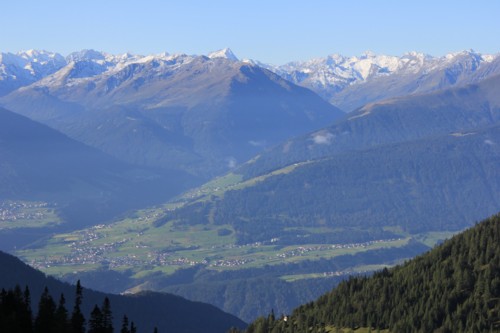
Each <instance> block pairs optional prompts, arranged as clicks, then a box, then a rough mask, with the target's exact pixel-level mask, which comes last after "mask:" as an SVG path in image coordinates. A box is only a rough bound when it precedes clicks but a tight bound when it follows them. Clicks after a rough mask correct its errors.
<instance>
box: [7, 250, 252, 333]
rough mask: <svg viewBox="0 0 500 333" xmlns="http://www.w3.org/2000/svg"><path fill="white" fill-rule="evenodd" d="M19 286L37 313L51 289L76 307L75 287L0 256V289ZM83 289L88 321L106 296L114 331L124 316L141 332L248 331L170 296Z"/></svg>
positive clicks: (228, 318) (208, 309)
mask: <svg viewBox="0 0 500 333" xmlns="http://www.w3.org/2000/svg"><path fill="white" fill-rule="evenodd" d="M16 285H19V286H20V287H21V288H22V289H23V290H24V288H25V286H29V288H30V293H31V300H32V304H33V306H34V309H36V306H37V304H38V300H39V299H40V295H41V294H42V292H43V290H44V288H45V287H48V289H49V292H50V294H51V295H52V297H53V298H54V299H56V300H57V299H59V296H60V295H61V293H64V296H65V298H66V300H67V304H68V305H71V306H72V304H73V303H74V296H75V287H74V286H71V285H69V284H67V283H63V282H60V281H58V280H56V279H54V278H51V277H47V276H46V275H45V274H43V273H42V272H40V271H37V270H35V269H33V268H31V267H29V266H27V265H26V264H24V263H23V262H22V261H20V260H19V259H17V258H15V257H13V256H11V255H9V254H6V253H4V252H0V289H2V288H5V289H8V288H14V287H15V286H16ZM83 287H84V290H83V303H82V312H83V314H84V316H85V317H86V319H87V321H88V320H89V314H90V312H91V310H92V308H93V306H94V304H98V305H101V304H102V302H103V300H104V298H105V297H106V296H107V297H109V299H110V302H111V310H112V311H113V317H114V327H115V330H117V328H119V327H121V320H122V318H123V315H124V314H126V315H127V316H128V317H129V319H130V320H131V321H134V323H135V324H136V326H137V327H138V328H139V331H140V332H153V328H154V327H157V328H158V330H159V332H180V333H183V332H184V333H197V332H211V333H220V332H226V331H228V330H229V329H230V328H231V327H238V328H244V327H245V323H244V322H243V321H241V320H239V319H238V318H236V317H235V316H232V315H230V314H227V313H224V312H222V311H221V310H219V309H217V308H216V307H214V306H212V305H208V304H203V303H198V302H191V301H188V300H186V299H183V298H181V297H178V296H174V295H171V294H165V293H152V292H145V293H141V294H136V295H127V296H123V295H113V294H106V293H102V292H97V291H94V290H90V289H85V286H83ZM70 309H71V308H70ZM70 311H71V310H70Z"/></svg>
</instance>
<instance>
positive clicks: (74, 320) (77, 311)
mask: <svg viewBox="0 0 500 333" xmlns="http://www.w3.org/2000/svg"><path fill="white" fill-rule="evenodd" d="M82 299H83V288H82V286H81V284H80V280H78V281H77V283H76V295H75V306H74V307H73V313H72V314H71V328H72V330H73V333H85V317H84V316H83V314H82V310H81V305H82Z"/></svg>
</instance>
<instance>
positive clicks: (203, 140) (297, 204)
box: [0, 49, 500, 332]
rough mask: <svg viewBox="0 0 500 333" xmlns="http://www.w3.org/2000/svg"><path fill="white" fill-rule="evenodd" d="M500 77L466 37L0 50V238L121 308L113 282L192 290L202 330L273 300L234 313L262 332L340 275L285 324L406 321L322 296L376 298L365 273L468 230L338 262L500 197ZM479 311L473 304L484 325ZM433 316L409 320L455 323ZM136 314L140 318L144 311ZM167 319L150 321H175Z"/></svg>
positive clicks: (146, 293) (396, 243) (279, 326)
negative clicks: (457, 41)
mask: <svg viewBox="0 0 500 333" xmlns="http://www.w3.org/2000/svg"><path fill="white" fill-rule="evenodd" d="M499 91H500V57H499V56H498V55H484V54H479V53H477V52H474V51H472V50H469V51H463V52H457V53H451V54H448V55H446V56H443V57H432V56H428V55H424V54H419V53H416V52H411V53H407V54H405V55H403V56H401V57H396V56H386V55H375V54H373V53H370V52H367V53H365V54H363V55H361V56H358V57H345V56H341V55H331V56H328V57H326V58H322V59H313V60H309V61H305V62H292V63H288V64H285V65H281V66H274V65H269V64H264V63H261V62H259V61H257V60H248V59H244V60H239V59H238V58H237V57H236V56H235V55H234V54H233V53H232V52H231V50H229V49H223V50H220V51H216V52H213V53H211V54H209V55H206V56H204V55H185V54H167V53H164V54H158V55H148V56H139V55H132V54H123V55H112V54H107V53H104V52H98V51H94V50H84V51H80V52H75V53H72V54H70V55H68V56H67V57H63V56H61V55H59V54H56V53H51V52H47V51H34V50H31V51H27V52H21V53H18V54H11V53H2V54H1V55H0V106H1V107H2V108H1V109H0V200H1V201H0V248H1V249H2V250H5V251H8V252H11V253H12V254H14V255H16V256H18V257H19V258H21V259H22V260H23V261H24V262H26V263H27V264H29V265H31V266H33V267H34V268H36V269H39V270H41V271H43V272H44V273H46V274H50V275H53V276H54V277H56V278H59V279H61V280H64V281H66V282H70V283H76V282H77V281H78V280H80V281H81V283H82V284H83V285H84V286H85V287H88V288H92V289H95V290H100V291H103V292H104V291H105V292H108V293H114V294H120V293H126V294H137V295H138V296H113V299H112V301H113V302H114V303H117V304H118V303H119V304H120V305H117V307H119V308H120V310H119V311H120V313H121V312H124V311H125V310H123V309H125V308H126V307H125V305H123V308H122V305H121V304H122V303H123V304H125V303H127V302H129V300H130V297H137V298H138V299H140V300H141V301H140V302H144V304H147V302H148V298H149V299H151V298H155V302H158V303H155V304H163V303H162V302H165V304H167V303H168V304H171V303H170V302H179V303H178V304H179V307H182V308H184V307H185V308H188V309H189V308H190V307H191V306H195V305H193V304H196V306H201V305H200V304H199V303H189V302H188V301H186V300H184V299H181V298H178V299H176V298H174V296H171V295H170V294H176V295H179V296H182V297H184V298H187V299H189V300H191V301H198V302H204V303H210V304H211V305H212V306H216V307H218V308H220V309H222V310H223V311H225V312H227V313H230V314H231V315H228V314H224V313H223V312H213V313H214V316H217V317H218V318H219V316H220V318H221V319H220V322H219V323H221V326H220V331H224V330H226V331H227V330H229V328H230V327H231V326H233V327H236V328H238V329H243V328H244V327H245V324H244V323H243V322H242V321H240V320H238V319H236V317H239V318H241V320H243V321H246V322H251V321H253V320H255V319H256V318H258V317H259V316H263V315H265V316H267V314H268V313H270V312H271V311H272V310H273V311H274V312H273V314H272V315H269V317H266V318H261V319H259V320H258V321H257V322H254V323H253V324H251V325H250V326H249V332H267V331H272V330H273V328H276V330H274V331H276V332H280V331H287V330H288V329H289V328H290V327H291V326H286V325H285V324H284V323H285V322H286V321H284V319H283V318H288V317H280V316H279V315H281V314H287V313H291V311H292V309H294V308H296V307H298V306H300V305H301V304H306V303H309V302H311V301H313V300H314V299H316V298H318V297H319V296H320V295H323V294H325V293H326V292H327V291H330V290H331V289H332V288H333V287H334V286H335V285H337V284H339V283H340V289H338V290H339V291H333V292H332V293H331V294H329V295H327V296H322V298H320V299H319V300H318V301H316V302H315V303H310V304H309V305H307V306H302V307H300V308H298V310H295V311H294V313H293V315H292V317H291V320H292V322H293V323H295V324H296V327H299V326H300V327H301V329H300V330H299V331H300V332H306V331H318V330H320V329H325V327H326V328H327V329H328V330H330V331H333V330H334V329H341V328H350V329H361V331H360V332H362V331H363V329H364V328H367V327H370V329H371V328H379V329H391V330H393V331H404V328H408V327H413V328H414V327H417V326H415V325H414V326H411V325H413V324H412V323H410V322H408V320H409V319H405V318H403V319H401V316H399V317H396V315H394V316H393V315H392V314H391V313H388V314H384V316H382V317H380V318H378V317H376V316H375V315H374V314H373V313H371V312H369V309H371V308H374V307H376V306H378V305H377V304H375V305H373V304H371V303H370V304H371V305H370V306H371V308H367V310H366V311H367V315H366V316H364V317H363V316H361V315H359V317H352V318H351V317H349V314H346V313H344V312H342V311H348V310H346V309H339V308H338V307H333V306H331V304H330V301H329V300H330V298H336V297H345V299H346V301H345V302H344V303H345V304H347V305H348V306H350V307H356V308H358V307H361V308H362V307H363V305H360V304H361V303H359V304H358V303H355V304H354V303H353V304H354V305H349V304H350V303H348V301H347V299H353V302H358V299H360V298H362V297H365V295H370V296H366V297H365V298H367V299H369V300H374V299H376V297H374V296H373V295H372V294H373V293H374V292H375V291H374V290H375V287H373V286H374V285H377V283H378V282H377V281H379V280H380V281H382V280H383V283H389V282H387V281H389V278H392V279H396V277H397V276H399V275H401V274H403V275H404V274H406V275H409V276H413V277H414V278H415V279H417V278H419V277H417V275H416V274H413V273H411V272H410V273H408V272H407V271H410V270H411V269H413V268H412V267H414V266H416V265H417V264H415V262H417V263H420V262H422V261H425V260H428V259H425V258H429V257H432V256H433V258H434V257H436V258H444V259H443V260H446V258H447V257H446V256H445V255H444V254H440V253H441V252H439V251H445V249H447V248H449V247H454V246H457V245H454V244H456V243H457V242H459V239H461V238H460V237H462V238H463V237H469V236H467V235H471V234H472V233H474V232H475V231H469V232H468V234H465V235H466V236H459V237H458V238H457V237H455V238H453V240H452V241H451V242H450V241H448V242H447V243H445V245H441V247H440V248H439V249H436V250H433V252H431V253H430V254H428V255H426V256H427V257H422V259H417V261H412V262H410V263H409V264H406V265H405V266H401V267H398V268H396V269H394V270H387V269H384V270H383V271H382V272H381V273H375V274H374V277H373V279H370V278H364V277H363V278H360V277H358V278H355V279H351V280H349V282H347V283H346V282H341V281H342V280H344V279H346V278H347V277H348V276H351V275H371V274H373V272H375V271H377V270H380V269H383V268H387V267H390V266H395V265H398V264H401V263H403V262H405V261H406V260H409V259H411V258H413V257H415V256H417V255H420V254H422V253H423V252H425V251H427V250H429V249H431V248H432V247H434V246H436V245H437V244H440V243H442V242H443V241H445V240H446V239H447V238H450V237H452V236H453V235H454V234H457V233H459V232H461V231H462V230H464V229H466V228H468V227H471V226H472V225H473V224H474V223H475V222H476V221H479V220H481V219H485V218H487V217H488V216H491V215H493V214H496V213H497V212H499V211H500V172H499V167H498V166H499V165H500V95H499V94H498V92H499ZM497 220H498V218H497V217H495V218H492V219H491V220H490V222H487V223H489V224H488V228H490V225H492V224H494V223H496V221H497ZM477 228H479V227H477ZM481 228H484V227H481ZM491 228H492V230H495V231H496V230H497V229H498V228H494V227H493V226H491ZM481 232H483V231H481ZM471 237H472V236H471ZM474 237H475V236H474ZM478 237H483V236H478ZM469 238H470V237H469ZM469 238H467V239H468V240H467V242H468V243H467V244H468V245H467V246H469V243H471V241H470V240H469ZM450 244H451V245H450ZM450 251H454V250H450ZM457 251H458V250H457ZM481 251H482V249H481ZM485 251H486V250H485ZM488 251H489V250H488ZM448 252H449V251H448ZM448 252H446V253H448ZM2 255H3V254H1V253H0V260H3V257H2ZM488 255H489V254H488ZM491 257H492V258H496V257H497V256H496V257H495V256H491ZM5 260H7V261H9V262H10V263H11V264H9V265H14V260H15V259H13V258H10V257H8V256H6V255H5ZM481 260H482V259H481ZM485 260H486V259H485ZM428 261H429V260H428ZM431 261H432V260H431ZM483 261H484V260H483ZM439 264H440V263H439ZM15 265H20V263H17V262H16V263H15ZM436 265H438V263H437V262H436ZM450 265H451V264H450ZM453 265H455V264H453ZM457 265H458V266H459V264H456V265H455V266H457ZM470 265H472V266H474V267H475V268H476V266H477V265H479V264H477V265H476V264H475V263H471V264H470ZM481 265H482V266H481ZM484 265H489V264H488V263H487V262H481V264H480V266H481V267H486V266H484ZM4 266H5V267H6V266H8V265H4ZM455 266H454V267H455ZM458 266H457V267H458ZM0 267H2V266H0ZM426 267H427V266H426ZM460 267H462V266H460ZM477 267H479V266H477ZM488 267H489V266H488ZM495 267H496V266H495ZM462 268H463V267H462ZM2 269H3V268H2ZM19 269H21V268H19ZM22 269H23V271H26V272H27V273H26V275H29V276H33V279H35V276H38V275H37V274H40V273H39V272H35V271H33V270H30V269H28V268H27V267H23V268H22ZM439 269H441V268H439ZM415 270H416V271H418V269H417V268H415ZM477 271H478V272H480V271H481V268H480V267H479V268H477ZM398 274H399V275H398ZM429 274H438V273H432V272H431V273H429ZM460 274H462V275H463V274H465V273H456V275H457V276H458V275H460ZM478 274H480V273H478ZM488 274H489V276H493V275H494V274H493V273H491V274H490V273H488ZM492 274H493V275H492ZM1 275H4V273H3V271H2V274H0V276H1ZM406 275H405V276H406ZM462 275H460V276H462ZM481 276H482V275H481ZM40 279H41V277H40ZM377 279H378V280H377ZM401 279H402V278H400V279H399V280H398V281H397V283H402V282H401ZM33 281H34V280H33ZM37 281H38V280H37ZM47 281H48V280H47ZM0 282H2V280H1V278H0ZM2 283H3V284H4V285H0V287H5V288H13V287H14V285H15V284H14V281H13V280H12V281H11V280H9V282H8V283H7V282H2ZM18 283H21V284H28V283H33V284H35V283H34V282H28V281H26V280H22V281H18ZM380 283H381V282H380ZM450 283H451V282H450ZM460 283H462V282H460ZM471 283H472V282H471ZM495 283H496V282H495ZM41 284H43V283H42V282H36V285H41ZM47 284H48V282H47ZM50 285H51V289H54V290H55V291H57V292H58V293H60V292H61V291H60V290H63V289H64V288H67V287H68V286H67V285H65V287H62V286H63V285H62V284H61V285H59V282H56V281H55V280H52V279H50ZM351 285H356V286H359V288H358V287H356V288H358V289H356V290H353V288H354V287H352V288H351V287H350V286H351ZM470 285H471V286H472V284H470ZM52 286H53V287H52ZM384 286H386V284H384ZM496 287H497V286H496V284H492V287H491V288H496ZM349 288H351V289H349ZM370 288H371V289H370ZM384 288H385V287H384ZM387 288H389V287H387ZM401 288H403V287H401ZM404 288H407V287H404ZM471 288H472V287H471ZM469 289H470V288H469ZM41 290H42V289H39V291H38V294H37V297H38V295H39V294H41V292H42V291H41ZM450 290H452V289H450ZM453 290H455V289H453ZM453 290H452V291H451V292H452V293H453ZM457 290H458V289H457ZM495 290H496V289H495ZM64 291H65V294H66V293H68V294H71V292H67V291H66V289H64ZM151 291H154V292H160V293H159V294H156V293H153V294H150V292H151ZM356 292H358V293H356ZM459 292H463V290H459ZM93 293H94V292H93V291H89V295H90V294H91V295H99V297H104V296H103V294H93ZM96 293H97V292H96ZM165 293H168V294H165ZM337 295H342V296H337ZM398 297H399V296H398ZM457 297H458V296H457ZM464 297H465V296H464ZM492 297H493V296H492ZM89 298H92V302H94V298H95V297H94V296H89ZM385 300H386V303H387V302H389V303H390V302H392V303H390V304H392V305H393V304H394V302H395V301H394V302H393V301H391V300H390V299H389V298H387V299H385ZM359 302H361V301H359ZM485 302H486V303H485V304H486V305H488V306H487V307H488V308H491V309H496V308H495V307H494V306H489V305H490V303H491V302H494V298H489V299H486V300H485ZM326 303H328V306H329V307H328V308H326V305H325V304H326ZM344 303H342V304H344ZM386 303H381V304H386ZM389 303H387V304H389ZM455 303H456V302H455ZM455 303H453V304H455ZM141 304H143V303H141ZM180 304H182V305H180ZM457 304H458V303H457ZM481 304H483V303H481ZM495 304H496V303H495ZM347 305H346V306H347ZM455 305H456V304H455ZM483 305H484V304H483ZM483 305H481V306H483ZM89 306H90V305H86V307H87V308H86V309H87V310H88V311H90V310H89V309H90V308H89ZM144 306H146V305H144ZM168 306H171V305H168ZM203 306H205V305H203ZM207 306H208V305H207ZM385 306H386V305H383V306H382V307H385ZM422 306H423V305H422ZM457 306H458V307H459V308H460V309H462V308H461V307H462V305H457ZM457 306H455V308H454V309H455V310H456V309H457ZM464 306H465V305H464ZM483 307H485V306H483ZM206 309H211V310H206V311H216V310H215V309H214V308H213V307H211V306H208V307H207V308H206ZM460 309H459V310H460ZM136 310H137V309H136ZM341 310H342V311H341ZM455 310H453V311H455ZM134 311H135V310H134ZM134 311H129V313H130V316H131V317H134V316H140V315H135V313H139V312H140V311H139V310H137V311H138V312H137V311H136V312H134ZM172 311H173V310H172ZM193 311H205V310H193ZM457 311H458V310H457ZM460 311H461V310H460ZM460 311H458V312H457V313H459V314H457V316H461V315H460V313H461V312H460ZM330 312H335V314H336V316H335V317H333V316H329V315H327V314H326V313H330ZM274 313H276V314H278V316H276V317H274ZM313 313H318V316H319V314H320V315H321V317H318V320H316V321H315V320H313V319H308V318H309V317H311V318H312V317H314V316H313V315H311V314H313ZM415 313H417V312H415ZM413 314H414V312H412V315H413ZM398 315H400V313H398ZM433 315H434V314H426V316H433ZM174 317H175V316H174ZM393 317H394V318H393ZM497 317H498V316H496V317H495V316H494V315H491V316H489V315H488V316H486V317H485V318H486V319H484V318H483V319H484V320H483V319H481V320H482V321H481V323H483V322H485V320H486V321H487V320H489V322H488V323H489V324H488V325H489V326H487V324H484V327H491V328H492V329H493V328H496V327H497V326H495V325H496V324H495V323H497V322H495V320H497ZM277 318H280V319H279V320H278V319H277ZM339 318H344V319H342V320H341V319H339ZM411 318H414V317H411ZM442 318H443V321H442V322H439V323H438V322H437V321H434V323H437V324H436V325H434V326H433V324H432V323H431V320H430V319H429V320H428V321H426V322H425V323H422V324H421V325H424V326H425V325H427V326H428V327H431V326H432V329H439V328H443V327H446V328H448V327H451V328H450V329H453V328H455V329H458V327H459V326H460V325H461V326H460V327H461V328H460V329H462V330H465V331H467V329H468V328H469V327H470V326H468V325H469V324H468V322H467V320H465V319H463V316H462V317H460V318H461V319H460V320H461V321H462V323H461V324H458V321H457V320H458V319H456V318H458V317H456V316H455V314H450V315H449V316H444V317H442ZM471 318H472V317H471ZM474 318H476V317H474ZM478 318H480V316H479V317H478ZM481 318H482V317H481ZM495 318H496V319H495ZM115 319H116V318H115ZM120 319H121V318H120ZM143 319H144V321H142V322H140V323H141V324H142V326H144V327H147V329H148V330H149V329H152V327H154V325H153V326H151V325H152V324H151V323H153V322H154V321H155V320H157V319H155V318H149V317H148V318H147V319H146V318H143ZM171 320H174V319H173V317H169V319H168V321H169V322H170V323H172V322H171ZM178 320H179V322H180V321H184V322H185V321H186V319H185V316H184V314H179V318H178ZM203 320H209V318H205V317H203ZM412 320H413V319H412ZM471 320H472V319H471ZM187 321H189V320H188V319H187ZM309 321H310V322H309ZM348 321H349V322H348ZM137 322H138V323H139V319H137ZM166 322H167V321H164V322H163V324H157V325H156V326H158V325H162V326H161V327H162V331H169V330H170V331H172V330H174V331H178V330H177V328H175V327H180V326H175V325H174V324H172V326H169V324H167V323H166ZM204 323H205V322H202V321H200V326H198V327H203V325H209V326H210V325H215V324H213V323H212V324H204ZM453 323H457V324H456V325H459V326H456V327H455V326H453V325H454V324H453ZM193 324H194V323H193ZM186 325H187V324H186ZM321 325H322V326H321ZM325 325H326V326H325ZM481 325H482V324H481ZM150 326H151V327H150ZM320 326H321V327H320ZM424 326H418V327H417V328H418V329H420V328H421V327H424ZM427 326H425V327H427ZM211 327H212V326H211ZM217 327H219V326H217ZM481 327H483V326H481ZM400 328H402V329H401V330H400ZM417 328H415V329H417ZM217 329H219V328H217ZM188 331H199V328H195V327H194V326H193V327H191V326H190V328H189V330H186V332H188ZM274 331H273V332H274ZM408 331H411V329H409V330H408ZM424 331H426V330H424ZM445 331H446V330H445Z"/></svg>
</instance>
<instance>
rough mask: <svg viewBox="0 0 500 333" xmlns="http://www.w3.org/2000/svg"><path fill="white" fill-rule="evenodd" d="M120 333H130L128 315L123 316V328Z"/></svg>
mask: <svg viewBox="0 0 500 333" xmlns="http://www.w3.org/2000/svg"><path fill="white" fill-rule="evenodd" d="M120 333H130V330H129V323H128V317H127V316H126V315H124V316H123V319H122V328H121V329H120Z"/></svg>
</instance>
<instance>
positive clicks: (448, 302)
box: [247, 215, 500, 333]
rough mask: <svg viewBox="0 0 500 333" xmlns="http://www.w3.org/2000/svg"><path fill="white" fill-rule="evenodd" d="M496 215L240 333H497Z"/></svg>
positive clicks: (499, 231) (499, 238) (499, 251)
mask: <svg viewBox="0 0 500 333" xmlns="http://www.w3.org/2000/svg"><path fill="white" fill-rule="evenodd" d="M499 246H500V216H499V215H496V216H493V217H491V218H489V219H488V220H485V221H483V222H482V223H480V224H478V225H476V226H475V227H473V228H472V229H470V230H467V231H465V232H463V233H461V234H460V235H457V236H455V237H453V238H452V239H450V240H448V241H446V242H445V243H444V244H442V245H440V246H438V247H437V248H435V249H434V250H432V251H430V252H429V253H426V254H424V255H422V256H420V257H417V258H416V259H414V260H411V261H410V262H408V263H406V264H404V265H402V266H399V267H396V268H394V269H390V270H387V269H385V270H383V271H381V272H379V273H377V274H375V275H374V276H372V277H369V278H366V277H354V278H351V279H349V280H348V281H346V282H343V283H341V284H340V285H339V286H338V287H337V288H335V289H334V290H333V291H332V292H330V293H329V294H326V295H324V296H322V297H320V298H319V299H318V300H317V301H315V302H311V303H309V304H307V305H303V306H301V307H299V308H297V309H296V310H294V311H293V313H292V315H291V316H289V317H287V318H286V320H284V319H283V318H279V319H278V318H272V316H270V317H269V318H268V319H266V318H261V319H259V320H258V321H256V322H255V323H253V324H251V325H250V327H249V328H248V330H247V332H255V333H258V332H297V331H300V332H306V331H310V330H311V329H312V330H313V331H319V332H324V331H325V326H326V327H331V326H336V327H346V328H352V329H354V328H358V327H372V328H380V329H389V330H390V332H492V331H495V332H496V331H498V330H500V316H499V311H500V302H499V301H498V300H499V297H500V278H499V277H500V247H499Z"/></svg>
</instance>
